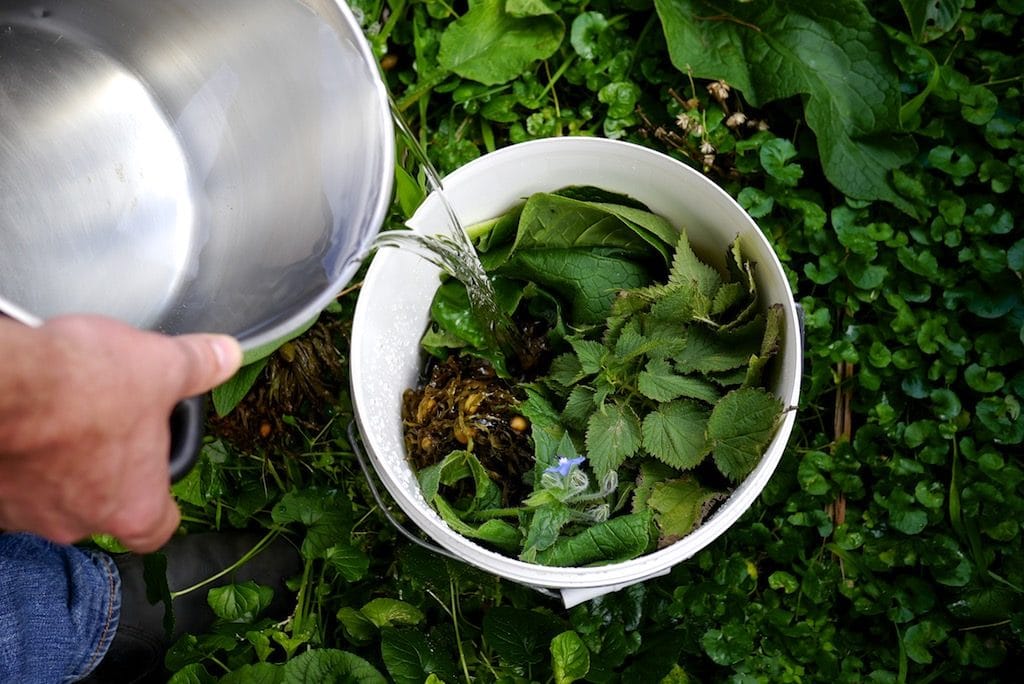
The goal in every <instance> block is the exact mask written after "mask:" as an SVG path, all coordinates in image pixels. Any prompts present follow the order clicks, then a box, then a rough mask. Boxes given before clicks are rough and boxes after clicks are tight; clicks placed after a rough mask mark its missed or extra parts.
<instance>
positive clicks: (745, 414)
mask: <svg viewBox="0 0 1024 684" xmlns="http://www.w3.org/2000/svg"><path fill="white" fill-rule="evenodd" d="M782 409H783V407H782V403H781V402H780V401H779V400H778V399H776V398H775V396H774V395H772V394H771V393H769V392H767V391H765V390H762V389H757V388H753V387H746V388H742V389H738V390H733V391H732V392H729V393H728V394H726V395H725V396H724V397H722V400H721V401H719V402H718V404H716V405H715V407H714V408H713V409H712V410H711V417H710V418H709V419H708V426H707V440H708V446H709V447H710V449H711V452H712V454H713V456H714V461H715V465H717V466H718V469H719V470H720V471H721V472H722V474H723V475H725V476H726V477H728V478H729V479H730V480H732V481H734V482H739V481H740V480H742V479H743V478H744V477H746V476H747V475H748V474H749V473H750V471H751V470H753V468H754V466H755V465H757V462H758V461H760V460H761V457H762V456H763V455H764V449H765V447H766V446H768V443H769V442H770V441H771V439H772V437H773V436H774V434H775V428H776V427H777V426H778V422H779V417H780V416H781V415H782Z"/></svg>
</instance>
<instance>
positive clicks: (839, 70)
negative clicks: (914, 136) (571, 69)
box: [654, 0, 914, 210]
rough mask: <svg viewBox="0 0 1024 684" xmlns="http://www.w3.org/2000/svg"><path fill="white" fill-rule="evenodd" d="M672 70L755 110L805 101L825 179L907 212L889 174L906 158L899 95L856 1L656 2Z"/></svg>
mask: <svg viewBox="0 0 1024 684" xmlns="http://www.w3.org/2000/svg"><path fill="white" fill-rule="evenodd" d="M654 4H655V7H656V8H657V11H658V15H659V16H660V18H661V22H662V27H663V29H664V32H665V38H666V40H667V42H668V48H669V55H670V57H671V59H672V63H673V64H674V65H675V66H676V68H678V69H679V70H680V71H682V72H683V73H690V74H692V75H693V76H695V77H699V78H710V79H720V80H724V81H725V82H727V83H729V84H730V85H732V86H733V87H735V88H737V89H739V90H740V91H742V93H743V95H744V96H745V97H746V99H747V100H748V101H749V102H751V103H752V104H753V105H755V106H760V105H762V104H765V103H767V102H771V101H773V100H781V99H785V98H789V97H793V96H796V95H801V96H803V97H805V106H804V110H805V116H806V120H807V124H808V125H809V126H810V128H811V130H813V131H814V133H815V134H816V135H817V138H818V150H819V153H820V156H821V163H822V166H823V167H824V170H825V175H826V176H827V177H828V179H829V181H831V182H832V184H833V185H835V186H836V187H837V188H839V189H840V190H841V191H842V192H843V193H845V194H846V195H849V196H851V197H855V198H857V199H865V200H868V199H882V200H886V201H888V202H892V203H893V204H896V205H897V206H900V207H901V208H904V209H907V210H910V205H909V204H908V203H907V202H906V200H904V199H902V198H901V197H900V196H899V195H897V194H896V192H895V191H894V190H893V188H892V187H891V185H890V182H889V179H888V173H889V171H890V170H892V169H895V168H897V167H899V166H901V165H903V164H904V163H906V162H907V161H909V160H910V159H911V158H912V156H913V153H914V150H913V145H912V143H910V142H909V141H908V140H906V139H897V138H895V137H894V136H893V132H895V131H897V130H898V129H899V108H900V103H901V94H900V90H899V78H898V75H897V72H896V69H895V68H894V67H893V65H892V64H891V62H890V61H889V59H888V58H887V55H888V42H887V38H886V36H885V33H884V31H883V29H882V27H881V26H879V25H878V24H877V23H876V22H875V21H874V19H873V18H872V17H871V15H870V14H869V13H868V11H867V8H866V7H865V6H864V4H863V3H862V2H859V0H838V1H837V2H829V3H811V4H808V3H804V2H797V1H796V0H787V1H780V2H740V1H732V2H724V3H720V4H718V5H716V9H715V11H714V12H713V13H710V14H712V15H714V16H709V12H708V11H707V6H706V5H704V4H703V3H702V2H698V1H697V0H655V3H654Z"/></svg>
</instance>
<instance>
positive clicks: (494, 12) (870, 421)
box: [153, 0, 1024, 683]
mask: <svg viewBox="0 0 1024 684" xmlns="http://www.w3.org/2000/svg"><path fill="white" fill-rule="evenodd" d="M352 5H353V8H354V9H355V10H356V11H357V12H358V13H359V15H360V17H361V22H362V25H363V26H364V28H365V31H366V34H367V36H368V38H369V39H370V41H371V43H372V45H373V47H374V49H375V51H376V53H377V55H378V56H379V58H380V61H381V65H382V68H383V72H384V74H385V77H386V79H387V81H388V84H389V86H390V88H391V89H392V91H393V93H394V95H395V100H396V107H397V108H398V109H399V110H400V111H401V112H402V113H403V115H404V117H405V118H406V119H407V120H408V122H409V124H410V127H411V129H412V130H413V131H414V132H415V134H416V135H417V136H418V137H419V139H420V140H421V142H423V143H424V144H425V147H426V149H427V151H428V154H429V155H430V156H431V158H432V159H433V161H434V162H435V164H437V165H438V167H439V168H440V169H441V170H442V171H443V172H445V171H450V170H452V169H454V168H457V167H458V166H460V165H461V164H463V163H465V162H466V161H468V160H470V159H473V158H475V157H476V156H478V155H480V154H483V153H484V152H486V151H488V150H492V149H496V148H497V147H500V146H503V145H507V144H509V143H511V142H516V141H521V140H527V139H531V138H537V137H545V136H552V135H600V136H609V137H617V138H622V139H626V140H631V141H635V142H639V143H641V144H645V145H649V146H651V147H654V148H656V149H659V150H662V151H664V152H666V153H668V154H671V155H673V156H676V157H677V158H679V159H682V160H684V161H686V162H687V163H690V164H693V165H694V166H695V167H697V168H699V169H701V170H703V171H705V172H706V173H707V174H708V175H710V176H711V177H712V178H714V179H715V180H716V181H717V182H719V183H720V184H721V185H722V186H723V187H724V188H725V189H726V190H727V191H728V192H729V193H730V194H732V195H733V196H735V197H736V198H738V200H739V201H740V202H741V203H742V204H743V205H744V207H746V208H747V210H748V211H749V212H750V213H751V214H752V215H753V216H754V217H755V218H756V220H757V221H758V223H759V225H760V226H761V228H762V229H763V230H764V232H765V234H766V235H767V237H768V238H769V240H770V241H771V242H772V244H773V246H774V247H775V249H776V251H777V253H778V254H779V256H780V259H781V260H782V262H783V263H784V265H785V267H786V269H787V272H788V275H789V277H790V280H791V284H792V286H793V289H794V292H796V295H797V298H798V300H799V301H800V303H801V304H802V306H803V309H804V312H805V327H806V354H807V364H806V369H805V383H804V391H803V396H802V398H801V402H800V406H799V412H798V420H797V426H796V429H795V431H794V434H793V437H792V439H791V442H790V445H789V448H788V450H787V452H786V454H785V456H784V457H783V459H782V463H781V465H780V467H779V469H778V471H777V472H776V474H775V475H774V477H773V478H772V480H771V481H770V482H769V484H768V486H767V487H766V489H765V490H764V492H763V493H762V495H761V497H760V498H759V500H758V501H757V502H756V504H755V505H754V506H753V507H752V508H751V510H750V511H749V512H748V513H747V514H746V515H744V516H743V517H742V518H741V519H740V520H739V521H738V522H737V523H736V524H735V525H734V526H733V528H731V529H730V530H729V532H728V533H726V534H725V535H723V536H722V537H721V538H719V539H718V540H717V541H716V542H715V543H713V544H711V545H710V546H709V547H707V548H706V549H704V550H703V551H702V552H700V553H699V554H698V555H697V556H695V557H694V558H693V559H691V560H690V561H688V562H685V563H682V564H680V565H678V566H677V567H675V568H674V569H673V571H672V572H671V573H670V574H668V575H666V576H664V577H661V578H658V579H655V580H651V581H648V582H646V583H644V584H642V585H637V586H634V587H631V588H628V589H625V590H623V591H621V592H618V593H615V594H610V595H607V596H605V597H602V598H600V599H595V600H593V601H590V602H587V603H585V604H582V605H579V606H576V607H574V608H572V609H569V610H566V609H564V608H563V607H562V606H561V604H560V602H559V601H558V600H557V599H555V598H552V597H549V596H546V595H544V594H542V593H539V592H535V591H534V590H532V589H530V588H526V587H521V586H517V585H515V584H511V583H508V582H504V581H501V580H498V579H496V578H494V577H491V576H488V575H485V574H482V573H479V572H477V571H475V570H473V569H471V568H468V567H466V566H464V565H461V564H459V563H456V562H454V561H450V560H447V559H445V558H442V557H439V556H437V555H434V554H432V553H431V552H430V551H427V550H425V549H423V548H421V547H420V546H419V545H417V544H416V543H414V542H413V541H411V540H410V539H408V538H406V537H405V536H403V535H402V534H401V533H399V532H398V531H396V529H395V528H394V527H393V526H392V525H391V524H390V523H389V522H388V520H387V517H386V516H385V515H384V514H385V512H387V513H389V514H390V515H396V513H394V512H393V511H388V510H387V509H382V508H381V507H380V506H379V505H378V504H377V502H376V501H375V499H374V497H373V496H372V494H371V493H370V491H369V489H368V485H367V480H366V479H365V478H364V477H363V474H362V472H361V471H360V469H359V467H358V463H357V461H356V459H355V455H354V445H353V443H352V442H351V441H350V435H349V432H348V425H349V422H350V420H351V406H350V403H349V400H348V392H347V364H346V353H347V351H346V350H347V335H348V332H349V329H350V320H351V312H352V307H353V304H354V301H355V299H356V297H357V296H358V281H356V282H355V283H353V287H352V289H351V290H350V291H347V292H345V293H343V294H342V295H341V296H340V297H339V299H338V301H337V302H336V304H334V305H332V306H331V307H330V308H329V309H328V310H327V311H325V312H324V313H323V314H322V315H321V317H320V319H319V321H318V322H317V323H316V324H315V325H314V326H313V327H312V328H311V329H310V330H308V331H307V332H305V333H303V334H302V335H300V336H299V337H297V338H296V339H294V340H292V341H291V342H289V343H287V344H285V345H284V346H283V347H282V348H281V349H279V350H278V351H277V352H275V353H274V354H273V355H271V356H270V357H269V358H268V359H267V360H266V361H265V363H263V364H260V365H259V366H256V367H250V368H249V369H247V371H246V372H244V373H243V376H240V377H241V380H239V381H237V382H235V383H233V384H232V385H231V386H230V387H228V388H225V389H221V390H219V392H218V393H217V394H216V395H215V400H216V403H217V405H218V407H219V408H220V409H221V410H222V411H227V410H228V409H231V410H230V412H227V413H226V415H223V416H217V415H211V418H210V425H209V428H210V435H211V436H210V438H209V441H208V443H207V444H206V446H205V448H204V450H203V453H202V455H201V458H200V463H199V466H198V467H197V468H196V469H195V470H194V471H193V472H192V474H191V475H190V476H189V477H188V478H187V479H185V480H184V481H182V482H181V483H179V484H178V485H176V487H175V491H176V493H177V495H178V498H179V501H180V502H181V505H182V507H183V511H184V517H183V527H184V529H185V531H186V532H195V531H202V530H208V529H220V530H227V529H232V528H241V527H246V528H261V529H265V530H266V534H267V535H268V536H276V535H286V536H287V537H288V538H290V539H292V540H293V541H294V542H295V544H296V545H297V546H298V547H299V548H300V549H301V553H302V555H303V558H304V559H305V568H304V572H303V573H302V574H301V576H298V577H296V578H293V581H292V583H291V586H292V589H293V591H294V611H293V612H292V613H291V614H290V615H288V616H284V617H264V616H263V615H262V614H261V610H262V609H263V608H264V607H265V606H266V604H267V601H266V592H265V591H263V590H261V589H260V588H259V587H256V586H250V585H237V586H229V587H226V588H222V589H218V590H214V591H211V592H210V602H211V605H212V606H213V607H214V609H215V610H216V611H217V614H218V615H219V616H220V620H219V622H218V623H217V624H216V625H215V626H214V627H213V628H212V630H211V631H210V632H209V633H207V634H200V635H190V636H188V637H186V638H184V639H183V640H182V641H181V642H180V643H178V644H177V645H176V646H175V648H174V649H173V650H172V652H171V654H170V655H169V656H168V659H167V664H168V667H169V668H170V670H171V671H173V672H174V673H175V674H174V681H176V682H212V681H224V682H243V681H244V682H292V681H326V682H330V681H346V682H347V681H358V682H364V681H365V682H377V681H394V682H400V683H405V682H410V683H411V682H428V681H429V682H442V681H443V682H459V681H462V682H465V681H473V682H477V681H479V682H531V681H538V682H550V681H554V682H572V681H590V682H617V681H642V682H658V681H666V682H697V681H700V682H712V681H735V682H787V681H790V682H816V681H830V682H865V681H866V682H904V681H915V682H932V681H936V682H942V681H949V682H954V681H955V682H961V681H984V682H990V681H1001V680H1002V681H1011V680H1014V679H1015V677H1014V675H1015V674H1016V673H1015V672H1014V671H1013V669H1014V666H1015V665H1016V663H1018V662H1020V660H1021V657H1022V655H1024V647H1022V638H1024V615H1022V612H1021V606H1022V601H1024V596H1022V592H1024V551H1022V542H1021V529H1020V522H1019V520H1020V519H1021V514H1022V512H1024V491H1022V481H1024V474H1022V469H1021V463H1020V455H1021V443H1022V441H1024V418H1022V417H1021V401H1022V400H1024V372H1022V371H1021V363H1020V362H1021V359H1022V358H1024V297H1022V281H1021V275H1022V272H1024V238H1022V234H1021V230H1020V212H1019V210H1018V207H1019V206H1021V201H1022V194H1024V124H1022V119H1021V103H1022V100H1021V86H1022V81H1021V74H1022V73H1024V69H1022V67H1024V57H1022V53H1021V50H1020V47H1021V43H1022V36H1024V25H1022V14H1024V3H1021V2H1020V1H1019V0H997V1H995V2H988V3H979V2H970V1H968V0H942V1H940V2H919V1H916V0H902V1H900V2H895V1H887V2H878V3H862V2H857V1H854V0H834V1H833V2H829V3H815V2H796V1H793V0H785V1H780V2H763V1H759V0H755V1H753V2H729V1H723V2H716V3H709V4H706V3H703V2H696V1H689V0H655V1H654V2H651V1H650V0H626V1H625V2H616V3H612V2H602V1H599V0H593V1H590V2H587V1H585V0H581V1H579V2H572V1H570V0H564V1H561V2H556V1H554V0H477V1H476V2H472V3H469V4H466V3H461V2H460V3H446V2H443V1H439V0H433V1H426V2H417V1H414V0H390V1H389V0H358V1H356V2H353V3H352ZM405 152H407V151H403V158H402V161H403V162H405V161H407V157H406V155H405ZM423 192H424V183H423V179H422V175H421V171H420V170H418V169H417V166H416V164H415V163H411V162H409V163H406V164H404V169H403V170H401V171H399V174H398V191H397V193H396V201H395V205H394V212H393V216H392V220H393V223H394V225H399V224H400V223H401V221H402V220H403V219H404V218H405V217H406V216H408V215H410V214H411V212H412V210H413V209H414V208H415V206H416V204H417V203H418V201H419V200H420V199H421V198H422V196H423ZM385 503H386V502H385ZM153 565H154V566H158V565H159V563H158V559H155V560H154V561H153ZM203 590H205V589H197V591H203Z"/></svg>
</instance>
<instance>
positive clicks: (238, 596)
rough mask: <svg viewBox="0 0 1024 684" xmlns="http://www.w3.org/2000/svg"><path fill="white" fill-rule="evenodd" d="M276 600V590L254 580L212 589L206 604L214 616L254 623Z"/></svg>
mask: <svg viewBox="0 0 1024 684" xmlns="http://www.w3.org/2000/svg"><path fill="white" fill-rule="evenodd" d="M273 598H274V590H273V589H271V588H270V587H266V586H263V585H260V584H256V583H255V582H253V581H252V580H249V581H248V582H244V583H242V584H227V585H225V586H222V587H215V588H213V589H210V591H209V593H208V594H207V595H206V602H207V603H209V604H210V608H211V609H212V610H213V613H214V615H216V616H217V617H219V618H220V619H222V620H227V621H228V622H252V621H253V620H255V619H256V617H257V616H258V615H259V614H260V613H262V612H263V611H264V610H266V608H267V606H269V605H270V602H271V601H272V600H273Z"/></svg>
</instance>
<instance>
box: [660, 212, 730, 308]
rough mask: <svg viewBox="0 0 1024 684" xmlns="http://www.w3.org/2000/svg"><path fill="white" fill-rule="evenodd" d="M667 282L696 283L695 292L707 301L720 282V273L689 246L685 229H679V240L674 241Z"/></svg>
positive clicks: (671, 283)
mask: <svg viewBox="0 0 1024 684" xmlns="http://www.w3.org/2000/svg"><path fill="white" fill-rule="evenodd" d="M668 282H669V285H673V284H691V283H693V284H695V285H696V291H697V294H700V295H702V296H704V297H706V298H707V299H708V300H709V301H711V300H712V299H713V298H714V294H715V291H716V290H718V288H719V287H720V286H721V284H722V274H721V273H719V272H718V271H716V270H715V269H714V268H712V267H711V266H708V265H707V264H705V263H704V262H703V261H701V260H700V258H698V257H697V255H696V254H695V253H694V251H693V248H692V247H691V246H690V241H689V240H688V239H687V237H686V231H685V230H683V231H680V234H679V240H678V242H677V243H676V252H675V256H674V257H673V258H672V268H671V270H670V271H669V276H668Z"/></svg>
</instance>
